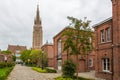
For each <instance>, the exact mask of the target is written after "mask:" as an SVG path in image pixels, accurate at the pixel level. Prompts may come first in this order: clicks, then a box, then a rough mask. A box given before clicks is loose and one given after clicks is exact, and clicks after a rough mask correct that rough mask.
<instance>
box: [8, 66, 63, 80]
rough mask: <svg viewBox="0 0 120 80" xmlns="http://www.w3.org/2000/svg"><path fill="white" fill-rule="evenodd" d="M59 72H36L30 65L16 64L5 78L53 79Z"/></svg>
mask: <svg viewBox="0 0 120 80" xmlns="http://www.w3.org/2000/svg"><path fill="white" fill-rule="evenodd" d="M60 75H61V74H60V73H38V72H36V71H34V70H32V69H31V67H26V66H21V65H18V64H17V65H16V66H15V67H14V69H13V71H12V72H11V73H10V75H9V76H8V79H7V80H54V78H55V77H57V76H60Z"/></svg>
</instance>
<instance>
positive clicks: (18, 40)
mask: <svg viewBox="0 0 120 80" xmlns="http://www.w3.org/2000/svg"><path fill="white" fill-rule="evenodd" d="M37 4H39V9H40V17H41V20H42V27H43V34H44V35H43V36H44V37H43V38H44V39H43V40H44V43H45V42H46V40H48V42H53V37H54V36H55V35H56V34H57V33H58V32H60V31H61V30H62V29H63V28H65V27H66V26H67V25H68V24H69V23H70V21H69V20H68V19H67V18H66V17H67V16H73V17H76V18H79V19H83V18H84V17H87V19H89V20H91V21H92V23H91V25H94V24H96V23H98V22H100V21H102V20H104V19H106V18H109V17H111V16H112V8H111V7H112V3H111V0H0V49H2V50H6V49H7V47H8V44H9V45H23V46H27V47H28V48H30V47H31V46H32V33H33V25H34V18H35V16H36V7H37Z"/></svg>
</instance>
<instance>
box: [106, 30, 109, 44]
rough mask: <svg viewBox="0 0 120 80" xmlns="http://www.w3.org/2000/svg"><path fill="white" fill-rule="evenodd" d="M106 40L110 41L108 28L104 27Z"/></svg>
mask: <svg viewBox="0 0 120 80" xmlns="http://www.w3.org/2000/svg"><path fill="white" fill-rule="evenodd" d="M106 41H107V42H109V41H110V28H107V29H106Z"/></svg>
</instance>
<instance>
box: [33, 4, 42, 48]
mask: <svg viewBox="0 0 120 80" xmlns="http://www.w3.org/2000/svg"><path fill="white" fill-rule="evenodd" d="M42 42H43V31H42V26H41V19H40V15H39V5H37V12H36V18H35V20H34V27H33V43H32V49H41V46H42Z"/></svg>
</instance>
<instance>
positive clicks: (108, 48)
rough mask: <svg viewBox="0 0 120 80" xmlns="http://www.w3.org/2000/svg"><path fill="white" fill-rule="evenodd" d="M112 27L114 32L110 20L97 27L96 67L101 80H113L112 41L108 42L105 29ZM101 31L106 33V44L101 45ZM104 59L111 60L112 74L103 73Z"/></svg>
mask: <svg viewBox="0 0 120 80" xmlns="http://www.w3.org/2000/svg"><path fill="white" fill-rule="evenodd" d="M108 27H110V29H111V32H112V28H111V27H112V20H109V21H107V22H105V23H103V24H101V25H99V26H96V27H95V49H96V51H95V53H96V54H97V55H96V63H95V64H96V66H95V70H96V76H97V77H100V78H105V79H107V80H111V79H112V75H111V73H112V62H111V61H112V40H111V41H110V42H106V35H105V34H106V32H105V29H106V28H108ZM101 30H104V32H105V34H104V35H105V36H104V39H105V42H104V43H101V36H100V32H101ZM111 38H112V34H111ZM103 58H109V59H110V72H103V69H102V59H103Z"/></svg>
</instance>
